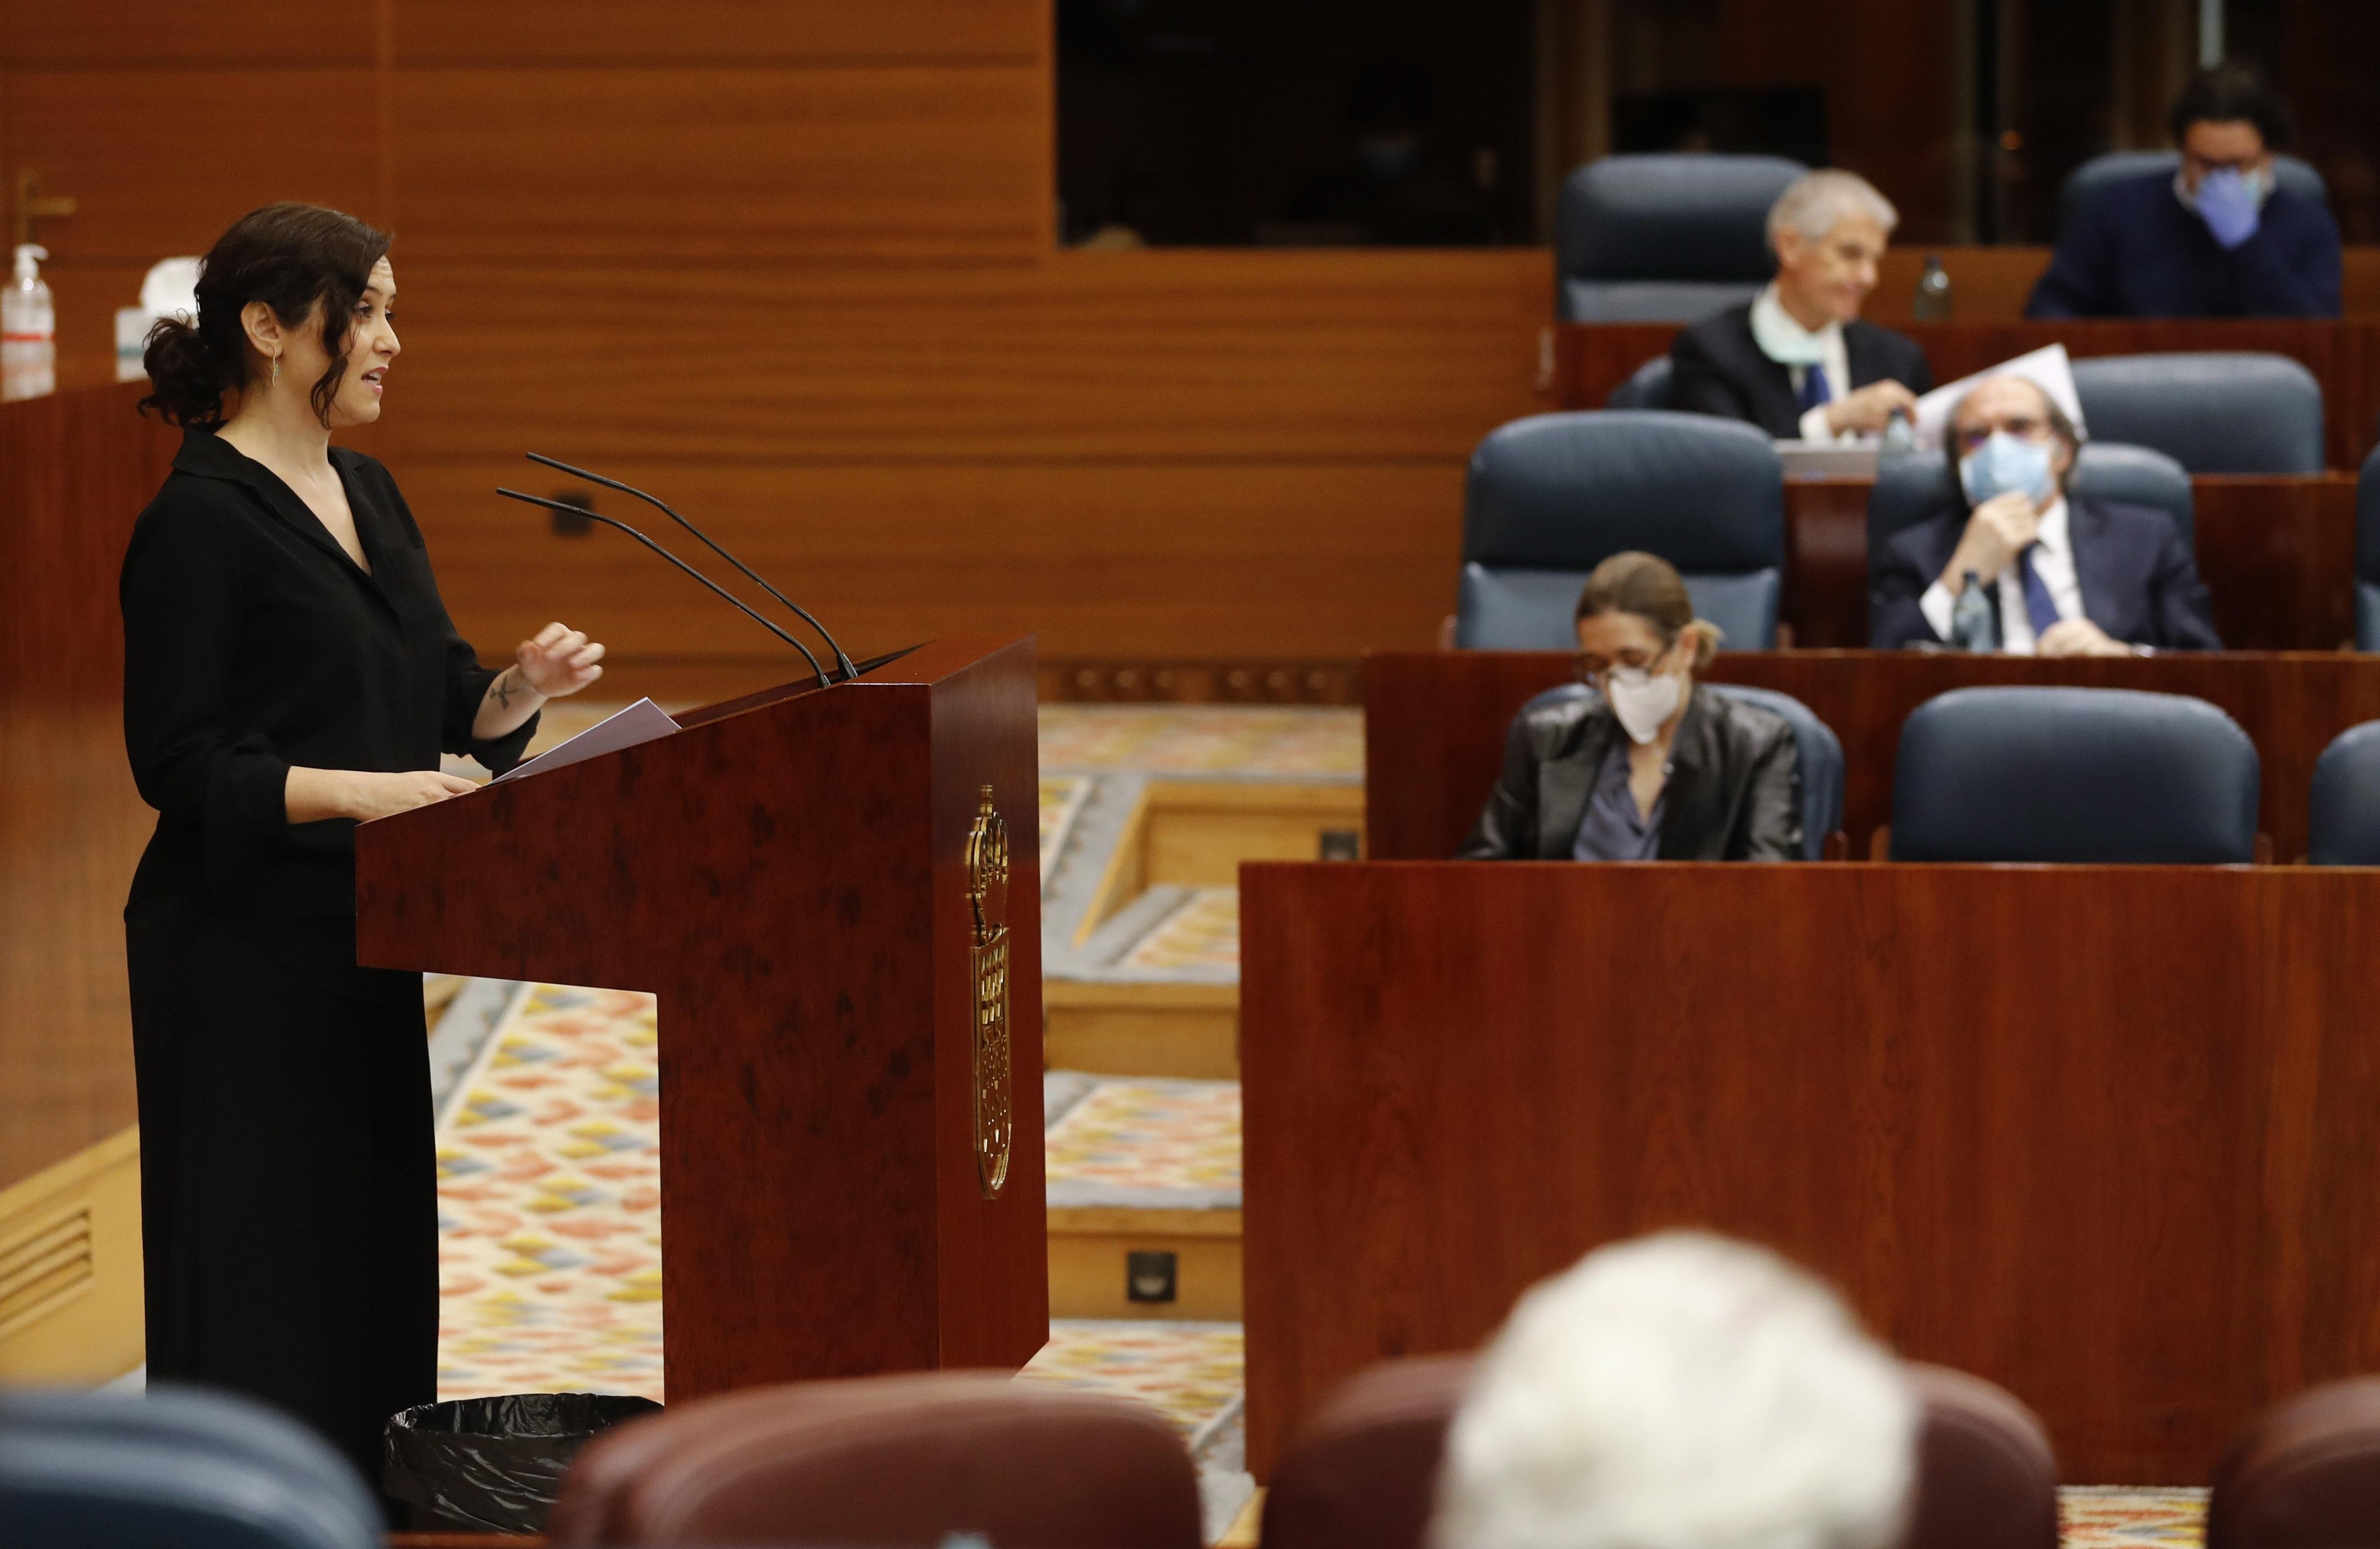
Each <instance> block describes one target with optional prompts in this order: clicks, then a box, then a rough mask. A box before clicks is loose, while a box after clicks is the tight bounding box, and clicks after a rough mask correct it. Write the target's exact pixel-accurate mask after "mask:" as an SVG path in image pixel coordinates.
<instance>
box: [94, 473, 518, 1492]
mask: <svg viewBox="0 0 2380 1549" xmlns="http://www.w3.org/2000/svg"><path fill="white" fill-rule="evenodd" d="M331 461H332V465H333V466H334V468H336V469H337V470H338V473H339V477H340V481H341V482H342V483H343V484H344V485H345V486H346V494H347V503H348V505H349V506H350V507H351V508H352V509H353V510H354V512H355V519H356V532H357V535H358V538H359V539H360V540H361V542H362V545H363V550H364V553H365V555H366V556H367V557H368V558H369V559H370V562H371V570H370V574H369V575H368V574H366V573H365V572H364V571H363V570H360V569H358V567H356V565H355V562H354V561H353V560H351V559H349V558H348V557H347V555H346V552H345V551H344V550H342V549H341V548H340V547H339V545H338V543H337V542H336V540H334V538H332V536H331V534H330V532H329V531H328V530H327V529H325V528H324V527H323V526H322V522H321V521H320V520H319V519H318V518H316V517H315V516H314V514H313V512H312V511H310V509H308V507H307V506H306V504H305V502H303V501H302V500H300V499H298V498H297V494H295V493H294V492H293V491H292V490H291V489H290V488H289V487H288V486H287V485H286V484H285V483H283V482H281V480H280V479H279V478H277V477H276V476H275V475H274V474H273V472H271V471H270V470H267V469H266V468H265V467H264V466H263V465H262V464H261V463H258V462H255V461H253V460H251V459H250V458H249V457H245V456H243V455H242V454H241V453H240V452H239V451H237V449H236V448H234V447H233V446H231V445H229V444H228V443H226V442H225V441H224V440H223V439H222V438H221V437H219V436H216V435H214V434H212V433H207V432H202V431H193V432H190V433H188V434H187V435H186V436H185V437H184V438H183V442H182V449H181V451H180V452H179V454H177V455H176V457H175V458H174V471H173V473H172V474H171V475H170V476H169V477H168V478H167V479H166V481H165V484H164V488H163V489H162V490H160V491H159V492H158V494H157V498H156V499H155V500H154V501H152V502H151V504H150V506H149V508H148V509H147V510H145V511H143V512H142V513H141V514H140V521H139V523H138V525H137V526H136V527H135V528H134V529H133V533H132V543H131V546H130V549H129V550H128V553H127V554H126V555H125V560H124V575H123V581H122V591H121V597H122V603H123V608H124V640H125V675H124V677H125V682H124V737H125V745H126V748H127V750H128V752H129V753H130V755H131V761H132V772H133V776H134V778H135V779H136V780H137V781H138V783H139V785H140V794H141V796H142V797H143V798H144V799H147V801H148V802H149V804H150V805H151V806H152V807H154V808H156V809H157V811H158V813H159V814H160V815H159V817H158V820H157V832H156V835H155V837H153V838H152V839H151V841H150V843H149V848H148V851H147V853H146V854H144V855H143V856H142V857H141V860H140V870H139V872H137V873H136V874H135V876H134V878H133V883H132V894H131V897H130V900H129V901H128V903H127V904H126V906H125V912H124V918H125V936H126V947H127V956H128V958H129V962H130V969H131V988H132V1041H133V1058H134V1065H135V1071H136V1080H137V1087H138V1095H139V1101H140V1142H141V1146H140V1149H141V1200H140V1202H141V1211H142V1223H141V1237H142V1242H143V1245H144V1248H145V1250H146V1252H147V1256H148V1262H147V1270H146V1279H147V1291H148V1335H149V1375H150V1377H151V1379H152V1381H161V1382H163V1381H184V1382H200V1383H210V1384H216V1385H218V1386H223V1387H230V1388H237V1389H239V1390H242V1391H244V1392H247V1393H250V1394H254V1395H257V1396H259V1397H263V1398H265V1399H268V1400H270V1401H272V1402H274V1403H276V1404H279V1405H280V1406H282V1407H283V1408H285V1409H288V1410H290V1411H292V1412H293V1413H295V1414H297V1415H298V1416H299V1417H301V1418H303V1419H304V1420H306V1421H310V1423H312V1424H313V1425H314V1426H315V1427H317V1428H318V1429H319V1430H321V1431H322V1433H323V1434H325V1435H326V1436H328V1437H329V1438H330V1439H331V1440H332V1442H333V1443H334V1444H335V1445H337V1446H339V1447H340V1449H341V1450H343V1451H345V1452H346V1454H347V1455H348V1456H349V1457H351V1458H354V1459H355V1461H356V1463H357V1465H358V1467H359V1468H362V1469H363V1470H365V1473H366V1477H367V1478H368V1479H370V1480H371V1481H372V1482H373V1483H374V1484H375V1485H377V1483H378V1482H379V1478H380V1465H379V1461H378V1458H379V1452H380V1435H381V1428H382V1426H383V1423H384V1422H385V1421H386V1420H387V1417H388V1416H389V1415H390V1414H392V1413H394V1412H395V1410H397V1409H403V1408H406V1407H407V1406H408V1405H412V1404H419V1403H427V1402H428V1401H430V1399H431V1397H434V1391H433V1389H434V1381H435V1367H436V1361H437V1344H438V1242H437V1203H436V1187H437V1185H436V1179H435V1176H434V1163H433V1160H432V1155H431V1110H430V1068H429V1055H428V1047H427V1038H426V1035H425V1030H424V1027H423V1022H422V1011H421V981H420V978H419V975H417V974H411V973H395V972H389V971H385V970H374V969H363V968H358V967H357V966H356V934H355V907H356V905H355V823H354V822H353V821H352V820H349V819H344V818H339V819H332V820H328V821H325V822H321V823H297V824H292V823H289V822H288V821H287V820H286V816H285V807H284V805H283V801H284V792H283V786H284V784H285V780H286V778H287V775H288V771H289V769H290V767H291V766H292V765H298V766H303V767H311V768H319V769H358V770H375V771H388V772H395V771H402V770H420V769H434V768H436V767H437V766H438V755H439V753H440V752H441V751H442V750H443V751H448V752H468V753H470V754H472V755H473V756H475V757H476V758H478V759H479V760H480V762H482V763H485V764H487V765H488V766H490V767H491V768H493V769H496V770H498V771H502V770H504V769H507V768H510V767H511V766H512V765H513V763H515V762H517V760H518V759H519V757H520V752H521V749H522V747H523V746H524V745H525V744H526V743H527V742H528V739H529V737H530V734H531V733H532V731H533V730H534V729H535V725H536V722H535V717H531V719H530V722H529V724H528V725H527V726H522V727H520V728H519V729H518V730H516V731H515V732H513V733H512V734H511V735H510V736H507V737H504V738H500V739H498V740H496V741H493V742H480V741H475V740H474V739H473V738H472V737H471V735H470V726H471V722H472V720H473V718H474V717H475V716H476V715H477V714H478V712H479V706H480V701H481V699H482V698H483V696H484V695H485V694H486V692H487V689H488V685H489V683H490V682H491V681H492V680H493V678H494V677H495V676H496V675H495V674H494V673H493V672H491V671H489V670H487V669H486V668H483V667H481V666H480V664H479V659H478V657H477V655H476V654H475V653H473V651H472V649H471V647H470V645H469V644H468V642H466V641H465V640H463V639H462V638H461V637H460V636H459V635H457V634H456V633H455V627H454V625H453V623H452V622H451V621H450V620H449V619H448V618H447V616H446V609H445V605H444V604H443V603H441V602H440V601H439V598H438V589H437V586H436V583H435V582H434V581H433V580H432V579H431V573H430V561H429V556H428V555H427V554H426V553H425V552H424V551H423V548H422V543H421V533H420V530H419V528H417V527H416V526H415V525H414V521H413V514H412V512H411V511H409V510H407V507H406V504H405V499H404V497H403V496H402V495H400V494H397V490H396V484H395V481H393V480H392V479H390V477H389V475H388V470H386V469H384V468H383V467H382V466H381V465H380V464H379V463H377V462H375V461H373V460H372V459H371V458H370V457H363V456H361V455H360V454H358V453H355V452H350V451H347V450H346V449H344V448H334V450H333V451H332V453H331Z"/></svg>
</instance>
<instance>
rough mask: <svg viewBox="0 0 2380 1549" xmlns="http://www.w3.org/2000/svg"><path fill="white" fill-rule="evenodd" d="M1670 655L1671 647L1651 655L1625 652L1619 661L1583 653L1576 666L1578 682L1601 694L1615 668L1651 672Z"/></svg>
mask: <svg viewBox="0 0 2380 1549" xmlns="http://www.w3.org/2000/svg"><path fill="white" fill-rule="evenodd" d="M1672 643H1674V642H1672ZM1669 653H1670V647H1669V646H1667V645H1665V646H1663V647H1661V649H1660V650H1658V651H1656V652H1653V653H1650V654H1647V653H1645V652H1642V651H1623V652H1621V653H1620V656H1619V658H1618V659H1617V660H1612V659H1609V658H1607V657H1602V656H1594V655H1589V654H1588V653H1585V652H1581V653H1579V655H1578V658H1577V661H1576V663H1575V664H1574V665H1575V670H1576V672H1577V675H1578V680H1579V681H1580V682H1581V683H1584V684H1585V685H1586V686H1587V687H1588V688H1590V689H1594V690H1596V692H1597V693H1601V692H1602V691H1603V680H1604V678H1605V677H1607V676H1609V673H1610V672H1611V670H1612V669H1613V668H1614V667H1630V668H1633V669H1634V670H1636V671H1638V672H1650V671H1652V670H1653V668H1654V667H1655V666H1657V665H1659V663H1660V661H1661V659H1662V658H1663V657H1665V656H1667V655H1668V654H1669Z"/></svg>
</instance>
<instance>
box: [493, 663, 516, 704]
mask: <svg viewBox="0 0 2380 1549" xmlns="http://www.w3.org/2000/svg"><path fill="white" fill-rule="evenodd" d="M519 670H520V669H519V668H517V667H506V668H505V669H504V671H502V672H500V673H498V674H496V708H497V709H499V710H510V709H511V708H512V707H513V674H514V673H516V672H517V671H519Z"/></svg>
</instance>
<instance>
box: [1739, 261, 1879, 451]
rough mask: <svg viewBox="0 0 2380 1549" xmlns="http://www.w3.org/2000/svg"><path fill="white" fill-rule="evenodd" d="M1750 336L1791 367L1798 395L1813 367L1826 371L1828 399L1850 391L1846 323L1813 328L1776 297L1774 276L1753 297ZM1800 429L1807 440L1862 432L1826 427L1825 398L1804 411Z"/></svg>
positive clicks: (1843, 437) (1839, 438) (1850, 436)
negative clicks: (1838, 433)
mask: <svg viewBox="0 0 2380 1549" xmlns="http://www.w3.org/2000/svg"><path fill="white" fill-rule="evenodd" d="M1752 338H1753V342H1754V343H1755V344H1757V345H1758V346H1759V347H1760V349H1761V353H1762V354H1764V355H1767V357H1768V358H1769V359H1770V360H1775V361H1777V362H1779V364H1780V365H1782V366H1784V367H1785V369H1786V370H1787V371H1789V372H1791V373H1792V377H1793V394H1794V396H1796V397H1799V396H1801V393H1802V384H1803V381H1804V380H1805V379H1806V378H1807V377H1808V375H1809V373H1810V372H1813V371H1821V372H1825V373H1826V376H1827V401H1828V403H1833V402H1837V401H1839V400H1840V399H1843V398H1847V397H1849V396H1851V392H1852V360H1851V356H1850V354H1849V353H1848V352H1846V351H1845V349H1844V348H1843V325H1842V324H1841V323H1828V324H1827V325H1826V326H1825V327H1824V328H1820V329H1818V330H1816V331H1815V332H1813V331H1811V330H1810V329H1807V328H1804V327H1803V326H1802V325H1801V324H1800V323H1796V322H1794V321H1793V314H1792V313H1791V312H1789V311H1786V310H1785V304H1784V303H1783V302H1782V301H1779V299H1777V282H1776V281H1774V280H1771V281H1769V282H1768V284H1767V286H1766V287H1763V288H1762V290H1761V292H1760V294H1759V295H1757V296H1755V297H1754V298H1753V299H1752ZM1801 430H1802V439H1803V440H1804V441H1849V440H1852V439H1854V438H1855V437H1857V435H1858V434H1859V433H1858V432H1857V431H1845V432H1843V433H1842V434H1840V435H1837V434H1836V433H1834V432H1833V431H1830V430H1828V428H1827V405H1826V404H1820V405H1819V406H1818V407H1817V408H1815V409H1809V410H1807V411H1805V412H1804V413H1803V416H1802V424H1801Z"/></svg>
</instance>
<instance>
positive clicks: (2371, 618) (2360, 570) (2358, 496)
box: [2355, 446, 2380, 651]
mask: <svg viewBox="0 0 2380 1549" xmlns="http://www.w3.org/2000/svg"><path fill="white" fill-rule="evenodd" d="M2355 649H2356V650H2358V651H2380V446H2376V447H2374V448H2373V450H2372V455H2371V456H2370V457H2365V458H2364V459H2363V471H2362V473H2360V474H2358V475H2357V476H2356V480H2355Z"/></svg>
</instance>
